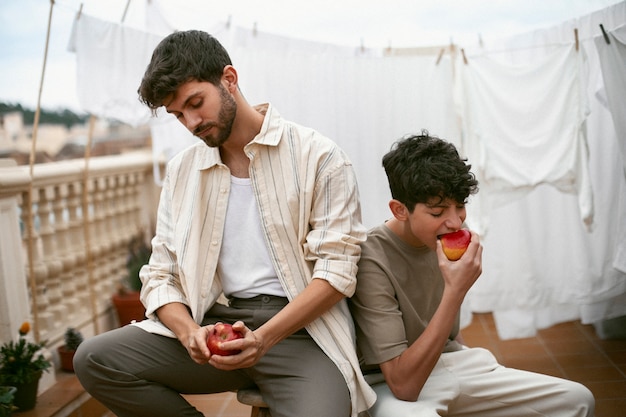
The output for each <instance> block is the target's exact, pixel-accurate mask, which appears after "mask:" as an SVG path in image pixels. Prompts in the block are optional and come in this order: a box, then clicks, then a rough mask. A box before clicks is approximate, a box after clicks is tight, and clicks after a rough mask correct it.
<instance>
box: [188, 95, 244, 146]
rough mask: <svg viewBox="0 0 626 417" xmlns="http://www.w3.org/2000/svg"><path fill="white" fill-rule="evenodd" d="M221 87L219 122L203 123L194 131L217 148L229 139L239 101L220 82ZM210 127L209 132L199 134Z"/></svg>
mask: <svg viewBox="0 0 626 417" xmlns="http://www.w3.org/2000/svg"><path fill="white" fill-rule="evenodd" d="M219 89H220V102H221V103H220V105H221V106H220V111H219V114H218V120H217V122H209V123H206V124H203V125H201V126H199V127H197V128H196V129H195V131H194V132H193V133H194V135H196V136H197V137H199V138H200V139H202V141H203V142H204V143H206V144H207V146H210V147H212V148H217V147H219V146H221V145H223V144H224V143H225V142H226V141H227V140H228V138H229V136H230V133H231V131H232V130H233V123H234V122H235V116H236V114H237V103H236V102H235V99H234V98H233V97H232V96H231V95H230V94H229V93H228V90H226V88H224V86H223V85H221V84H219ZM208 128H211V131H210V132H209V133H208V134H206V135H204V136H199V133H201V132H203V131H204V130H206V129H208Z"/></svg>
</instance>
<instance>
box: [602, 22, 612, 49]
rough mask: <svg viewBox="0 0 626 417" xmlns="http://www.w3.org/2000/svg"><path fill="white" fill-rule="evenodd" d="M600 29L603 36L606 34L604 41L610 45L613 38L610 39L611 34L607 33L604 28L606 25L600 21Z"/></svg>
mask: <svg viewBox="0 0 626 417" xmlns="http://www.w3.org/2000/svg"><path fill="white" fill-rule="evenodd" d="M600 30H601V31H602V36H604V41H605V42H606V44H607V45H610V44H611V40H610V39H609V35H607V33H606V31H605V30H604V26H602V23H600Z"/></svg>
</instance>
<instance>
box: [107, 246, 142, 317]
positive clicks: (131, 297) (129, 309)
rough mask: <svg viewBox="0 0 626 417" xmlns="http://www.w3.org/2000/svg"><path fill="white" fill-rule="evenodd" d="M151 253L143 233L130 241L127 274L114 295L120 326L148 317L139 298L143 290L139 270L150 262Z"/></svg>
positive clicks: (114, 304)
mask: <svg viewBox="0 0 626 417" xmlns="http://www.w3.org/2000/svg"><path fill="white" fill-rule="evenodd" d="M150 254H151V251H150V248H149V247H148V245H147V244H146V242H145V240H144V238H143V234H140V235H138V236H135V237H134V238H133V239H132V240H131V241H130V243H129V250H128V259H127V260H126V271H127V275H126V276H125V277H124V279H123V280H122V282H121V284H120V285H119V287H118V290H117V292H116V293H115V294H113V297H112V301H113V306H114V307H115V310H116V312H117V317H118V319H119V323H120V326H124V325H126V324H129V323H131V322H133V321H135V320H137V321H140V320H143V319H144V318H145V317H146V309H145V307H144V305H143V304H142V303H141V300H140V299H139V293H140V291H141V279H140V278H139V271H140V270H141V267H142V266H144V265H145V264H147V263H148V260H149V259H150Z"/></svg>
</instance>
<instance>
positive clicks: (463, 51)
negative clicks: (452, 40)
mask: <svg viewBox="0 0 626 417" xmlns="http://www.w3.org/2000/svg"><path fill="white" fill-rule="evenodd" d="M461 55H462V56H463V63H464V64H465V65H467V57H466V56H465V49H463V48H461Z"/></svg>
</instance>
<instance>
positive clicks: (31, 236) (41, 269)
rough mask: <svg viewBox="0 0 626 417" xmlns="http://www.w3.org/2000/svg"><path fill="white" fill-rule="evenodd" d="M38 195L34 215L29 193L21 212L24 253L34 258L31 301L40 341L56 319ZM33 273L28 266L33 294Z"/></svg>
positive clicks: (26, 195)
mask: <svg viewBox="0 0 626 417" xmlns="http://www.w3.org/2000/svg"><path fill="white" fill-rule="evenodd" d="M38 200H39V198H38V193H35V192H33V201H32V202H31V209H32V213H30V210H29V209H28V204H29V198H28V192H24V193H22V210H21V219H22V225H23V226H24V229H23V242H24V248H25V249H24V251H25V253H26V259H28V255H31V256H32V264H33V273H34V281H35V289H34V292H35V294H34V295H31V301H32V302H33V306H32V309H33V310H36V311H34V314H33V315H36V318H37V330H38V333H39V334H38V336H39V340H46V339H47V338H48V335H49V334H50V332H51V330H53V329H54V317H53V315H52V312H51V311H50V310H49V306H50V302H49V300H48V293H47V291H46V289H47V288H46V278H47V277H48V268H47V266H46V264H45V263H44V262H43V256H42V253H41V252H42V245H41V239H40V236H39V233H38V232H37V222H38V220H39V215H38V207H39V205H38ZM29 214H31V217H32V222H33V228H32V229H31V228H30V227H29V226H28V224H29V219H28V216H29ZM30 244H32V251H29V249H28V247H29V245H30ZM30 273H31V271H30V265H29V264H28V262H27V264H26V277H27V280H28V288H29V290H30V292H31V294H32V292H33V288H32V285H31V274H30ZM35 301H36V302H35Z"/></svg>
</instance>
